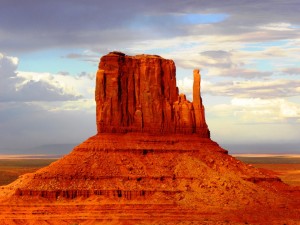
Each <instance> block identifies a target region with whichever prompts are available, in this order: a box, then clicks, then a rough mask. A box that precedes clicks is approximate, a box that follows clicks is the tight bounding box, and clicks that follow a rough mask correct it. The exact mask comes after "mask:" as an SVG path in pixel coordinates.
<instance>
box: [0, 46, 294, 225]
mask: <svg viewBox="0 0 300 225" xmlns="http://www.w3.org/2000/svg"><path fill="white" fill-rule="evenodd" d="M175 76H176V69H175V65H174V62H173V61H172V60H167V59H163V58H161V57H159V56H155V55H137V56H127V55H125V54H123V53H120V52H111V53H109V54H107V55H105V56H103V57H102V58H101V61H100V64H99V69H98V72H97V77H96V91H95V99H96V115H97V119H96V124H97V131H98V132H97V134H96V135H95V136H93V137H90V138H88V139H87V140H86V141H84V142H83V143H81V144H80V145H78V146H77V147H75V148H74V150H73V151H72V152H71V153H70V154H68V155H66V156H64V157H63V158H61V159H60V160H58V161H56V162H54V163H52V164H51V165H49V166H48V167H45V168H43V169H40V170H38V171H37V172H35V173H31V174H26V175H23V176H22V177H20V178H19V179H18V180H16V181H15V182H13V183H11V184H10V185H8V186H6V187H2V192H0V203H1V204H0V209H1V210H0V222H3V221H4V222H5V223H3V224H26V223H25V222H26V218H31V217H30V215H31V216H32V215H34V216H33V217H32V218H31V221H30V222H28V223H27V224H34V223H36V224H42V223H40V222H41V220H46V221H47V224H70V223H71V222H72V223H77V222H78V221H81V222H83V221H84V222H86V223H85V224H203V223H205V224H206V223H208V224H223V223H219V222H220V221H221V222H222V221H223V222H224V221H225V222H226V221H227V222H228V221H231V222H232V224H239V223H241V224H244V222H245V221H248V222H249V221H250V222H252V223H259V224H271V223H269V221H273V222H274V221H275V222H280V223H281V222H286V221H300V218H299V215H300V213H299V212H300V211H299V203H300V201H299V194H297V193H299V190H298V189H293V188H292V187H289V186H288V185H286V184H284V183H282V182H281V180H280V179H279V178H278V177H276V176H275V175H274V174H273V173H272V172H270V171H265V170H261V169H257V168H254V167H253V166H251V165H248V164H245V163H242V162H240V161H239V160H237V159H235V158H234V157H232V156H230V155H228V152H227V151H226V150H224V149H223V148H221V147H220V146H219V145H218V144H217V143H216V142H214V141H212V140H211V139H210V132H209V130H208V126H207V124H206V121H205V113H204V106H203V104H202V99H201V93H200V80H201V77H200V74H199V70H194V85H193V101H192V102H190V101H188V100H187V99H186V97H185V95H183V94H179V93H178V88H177V87H176V77H175ZM76 122H79V121H76ZM82 122H84V121H82ZM1 193H2V194H1ZM41 202H42V203H41ZM9 203H13V204H12V205H10V204H9ZM37 203H39V204H40V205H36V204H37ZM16 204H17V206H16ZM67 206H68V207H67ZM30 209H31V211H30ZM26 210H27V211H28V210H29V212H27V211H26ZM1 211H2V214H1ZM11 212H14V214H12V213H11ZM26 212H27V214H26ZM36 212H38V213H37V214H38V215H36ZM83 212H84V214H83ZM89 212H90V213H89ZM262 212H264V214H263V215H262ZM266 212H267V213H266ZM29 214H30V215H29ZM1 216H2V217H1ZM26 216H28V217H26ZM3 218H4V219H3ZM24 218H25V219H24ZM112 218H113V220H112ZM8 219H10V220H8ZM7 221H10V222H11V223H9V222H7ZM16 221H19V222H18V223H17V222H16ZM24 221H25V222H24ZM101 221H102V222H103V223H102V222H101ZM112 221H114V222H115V223H114V222H112ZM116 221H117V222H116ZM43 224H46V223H43Z"/></svg>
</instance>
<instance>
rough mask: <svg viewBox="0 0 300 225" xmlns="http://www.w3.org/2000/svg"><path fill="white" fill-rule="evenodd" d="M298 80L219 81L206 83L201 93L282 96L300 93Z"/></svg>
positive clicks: (236, 95) (255, 96)
mask: <svg viewBox="0 0 300 225" xmlns="http://www.w3.org/2000/svg"><path fill="white" fill-rule="evenodd" d="M299 87H300V81H299V80H265V81H240V82H219V83H215V84H213V85H207V86H204V88H203V90H204V91H203V93H205V94H210V95H218V96H234V97H241V98H262V99H264V98H265V99H267V98H284V97H292V96H299V95H300V89H299Z"/></svg>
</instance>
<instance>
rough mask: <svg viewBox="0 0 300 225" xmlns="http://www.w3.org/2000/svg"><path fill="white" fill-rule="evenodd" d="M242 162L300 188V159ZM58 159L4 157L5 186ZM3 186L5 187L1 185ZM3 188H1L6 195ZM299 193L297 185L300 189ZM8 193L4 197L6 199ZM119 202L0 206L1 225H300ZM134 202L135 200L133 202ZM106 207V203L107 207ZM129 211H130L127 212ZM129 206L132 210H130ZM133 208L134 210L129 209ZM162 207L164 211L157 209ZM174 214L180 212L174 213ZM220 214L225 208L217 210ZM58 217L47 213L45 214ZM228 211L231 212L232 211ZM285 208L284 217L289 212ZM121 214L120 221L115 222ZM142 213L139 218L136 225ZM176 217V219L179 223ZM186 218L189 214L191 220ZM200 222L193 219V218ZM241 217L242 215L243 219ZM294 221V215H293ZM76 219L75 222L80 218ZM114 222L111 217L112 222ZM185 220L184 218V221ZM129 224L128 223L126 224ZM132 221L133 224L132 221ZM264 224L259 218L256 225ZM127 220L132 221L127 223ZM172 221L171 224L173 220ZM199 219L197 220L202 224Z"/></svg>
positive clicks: (0, 173) (0, 160)
mask: <svg viewBox="0 0 300 225" xmlns="http://www.w3.org/2000/svg"><path fill="white" fill-rule="evenodd" d="M234 156H235V157H237V158H238V159H240V160H241V161H243V162H246V163H249V164H252V165H253V166H254V167H259V168H263V169H266V170H271V171H273V173H274V174H276V175H277V176H279V177H280V178H281V179H282V181H284V182H285V183H287V184H289V185H292V186H299V187H300V155H249V154H248V155H234ZM57 159H58V158H57V157H54V156H45V155H42V156H22V155H18V156H17V155H12V156H2V157H1V156H0V186H1V185H6V184H8V183H10V182H12V181H14V180H15V179H17V178H18V176H20V175H22V174H24V173H31V172H34V171H36V170H37V169H39V168H41V167H44V166H47V165H49V164H50V163H52V162H54V161H56V160H57ZM0 188H1V187H0ZM3 190H4V189H2V190H1V189H0V192H3ZM297 190H298V187H297ZM3 194H4V195H5V193H2V195H3ZM119 203H120V202H118V203H117V202H116V204H109V205H106V206H104V205H105V200H104V201H103V200H101V201H99V200H98V199H91V198H89V199H87V200H83V199H77V200H74V201H71V202H65V201H58V202H56V203H50V202H49V203H47V202H39V200H38V201H37V202H35V203H31V202H28V203H27V204H24V203H23V205H19V204H17V202H15V203H14V204H10V207H7V205H6V204H4V205H0V211H1V213H0V214H1V215H0V224H3V225H6V224H7V225H17V224H22V225H23V224H25V225H26V224H28V225H29V224H31V225H33V224H41V225H43V224H53V225H54V224H66V225H70V224H73V225H75V224H181V225H183V224H298V222H299V221H298V219H297V221H295V220H294V219H289V220H282V219H281V218H284V217H285V216H284V215H281V214H280V211H278V212H277V211H276V212H271V211H270V212H263V214H264V215H263V217H264V221H262V222H263V223H258V222H257V223H256V222H254V223H253V222H249V221H256V220H255V218H254V219H253V218H252V217H253V215H260V214H261V213H262V211H261V210H260V209H253V212H249V211H247V212H246V211H245V212H243V211H241V210H239V211H237V212H235V211H232V210H230V209H228V210H227V209H222V211H223V212H222V213H214V211H215V210H216V209H215V210H213V209H208V208H201V209H193V212H194V213H195V212H196V214H191V213H190V212H189V211H190V210H189V209H186V210H187V211H185V210H182V209H176V208H173V207H170V205H168V204H166V205H163V204H162V205H159V206H157V205H156V204H155V203H154V202H153V204H147V210H145V206H143V205H142V204H136V205H135V206H134V208H132V206H131V205H130V204H127V203H126V202H124V203H123V204H122V209H121V208H120V206H119ZM132 203H134V202H132ZM103 204H104V205H103ZM124 207H125V208H124ZM127 208H128V209H127ZM129 209H130V210H129ZM158 209H159V212H158V211H157V210H158ZM174 210H175V211H174ZM217 210H218V211H219V210H221V209H217ZM45 211H46V212H51V213H54V214H45V213H44V212H45ZM227 211H228V212H227ZM287 212H288V211H287V210H283V212H282V213H287ZM268 213H269V214H270V218H272V220H273V219H274V214H275V215H276V214H278V220H277V219H276V218H275V220H274V221H273V222H271V223H268V222H267V221H270V219H268ZM116 215H118V219H116V220H114V218H115V217H116ZM137 215H139V218H140V220H138V221H135V219H133V218H135V217H136V216H137ZM174 215H176V219H174V218H173V217H174ZM187 215H189V216H188V217H187ZM193 215H194V216H195V218H194V216H193ZM240 215H243V217H241V216H240ZM292 217H295V215H292V216H291V218H292ZM75 218H76V219H75ZM108 218H110V219H108ZM181 218H182V219H181ZM122 220H124V222H122ZM129 220H130V221H131V223H128V221H129ZM259 220H261V218H258V219H257V221H259ZM126 221H127V222H126ZM170 221H171V222H170ZM197 221H198V222H197Z"/></svg>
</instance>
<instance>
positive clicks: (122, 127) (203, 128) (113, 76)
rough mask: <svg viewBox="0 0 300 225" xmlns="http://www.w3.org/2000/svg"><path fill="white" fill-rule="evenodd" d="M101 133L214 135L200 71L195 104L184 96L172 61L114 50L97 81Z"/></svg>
mask: <svg viewBox="0 0 300 225" xmlns="http://www.w3.org/2000/svg"><path fill="white" fill-rule="evenodd" d="M95 93H96V105H97V106H96V107H97V129H98V133H126V132H147V133H155V134H159V133H161V134H173V133H184V134H193V133H196V134H198V135H199V136H201V137H207V138H209V130H208V127H207V124H206V121H205V116H204V106H203V104H202V100H201V96H200V74H199V70H195V71H194V87H193V102H190V101H188V100H187V99H186V97H185V95H184V94H180V95H179V94H178V88H177V87H176V68H175V64H174V62H173V61H172V60H167V59H163V58H161V57H160V56H154V55H137V56H126V55H125V54H123V53H119V52H111V53H109V54H108V55H105V56H103V57H102V58H101V62H100V64H99V70H98V72H97V79H96V92H95Z"/></svg>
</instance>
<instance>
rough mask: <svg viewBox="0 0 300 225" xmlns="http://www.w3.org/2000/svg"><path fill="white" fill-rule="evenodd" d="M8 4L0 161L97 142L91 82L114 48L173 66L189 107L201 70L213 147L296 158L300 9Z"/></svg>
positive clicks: (226, 4) (192, 0)
mask: <svg viewBox="0 0 300 225" xmlns="http://www.w3.org/2000/svg"><path fill="white" fill-rule="evenodd" d="M0 6H1V7H0V154H1V153H2V154H14V153H23V154H26V153H31V152H34V153H48V154H51V153H53V152H51V151H52V150H51V151H50V152H49V151H47V147H49V146H52V149H53V146H57V150H56V151H57V152H61V153H66V152H69V151H70V150H71V149H68V148H67V147H65V146H72V145H76V144H79V143H80V142H82V141H84V140H85V139H87V138H88V137H90V136H92V135H94V134H95V133H96V125H95V102H94V86H95V73H96V71H97V66H98V63H99V59H100V57H101V56H103V55H105V54H107V53H108V52H110V51H115V50H117V51H122V52H124V53H126V54H127V55H136V54H142V53H144V54H156V55H160V56H162V57H164V58H167V59H173V60H174V61H175V64H176V68H177V73H176V77H177V85H178V87H179V90H180V92H183V93H185V94H186V95H187V97H188V98H190V97H191V91H192V82H193V81H192V79H193V78H192V75H193V69H194V68H199V69H200V70H201V74H202V83H201V85H202V87H201V88H202V89H201V91H202V98H203V101H204V105H205V107H206V119H207V123H208V126H209V128H210V131H211V136H212V139H213V140H214V141H217V142H218V143H219V144H220V145H221V146H222V147H224V148H227V149H228V150H229V152H230V153H266V152H267V153H300V140H299V137H300V135H299V134H300V54H299V52H300V17H299V11H300V1H299V0H265V1H261V0H251V1H249V0H247V1H246V0H226V1H217V0H212V1H205V0H186V1H182V0H164V1H161V0H152V1H146V0H126V1H124V0H109V1H106V0H101V1H99V0H85V1H82V0H72V1H71V0H52V1H40V0H24V1H19V0H0ZM190 100H192V99H191V98H190ZM63 146H64V147H63ZM70 148H71V147H70ZM57 152H56V153H57Z"/></svg>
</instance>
